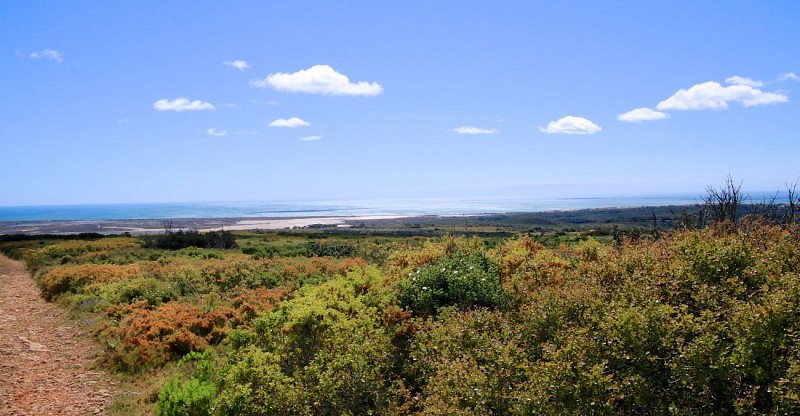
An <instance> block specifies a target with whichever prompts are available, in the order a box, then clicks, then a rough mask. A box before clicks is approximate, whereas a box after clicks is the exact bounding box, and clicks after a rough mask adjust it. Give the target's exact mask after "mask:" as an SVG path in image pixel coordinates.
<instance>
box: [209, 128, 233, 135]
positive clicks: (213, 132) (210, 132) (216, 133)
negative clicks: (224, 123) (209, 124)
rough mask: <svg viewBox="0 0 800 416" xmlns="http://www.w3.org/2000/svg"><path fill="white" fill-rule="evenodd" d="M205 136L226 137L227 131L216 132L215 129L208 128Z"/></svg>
mask: <svg viewBox="0 0 800 416" xmlns="http://www.w3.org/2000/svg"><path fill="white" fill-rule="evenodd" d="M206 134H208V135H209V136H227V135H228V131H227V130H217V129H215V128H210V129H208V130H207V131H206Z"/></svg>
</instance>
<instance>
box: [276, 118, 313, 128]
mask: <svg viewBox="0 0 800 416" xmlns="http://www.w3.org/2000/svg"><path fill="white" fill-rule="evenodd" d="M310 125H311V123H309V122H307V121H305V120H303V119H301V118H298V117H292V118H279V119H277V120H273V121H272V122H271V123H269V126H270V127H304V126H310Z"/></svg>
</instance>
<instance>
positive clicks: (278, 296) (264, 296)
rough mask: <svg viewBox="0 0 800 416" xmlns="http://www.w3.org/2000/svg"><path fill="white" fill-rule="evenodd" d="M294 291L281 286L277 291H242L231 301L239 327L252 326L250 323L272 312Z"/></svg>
mask: <svg viewBox="0 0 800 416" xmlns="http://www.w3.org/2000/svg"><path fill="white" fill-rule="evenodd" d="M292 291H294V287H287V286H280V287H277V288H275V289H268V288H265V287H259V288H256V289H251V290H245V291H242V293H240V294H239V295H237V296H236V297H234V298H233V299H232V300H231V306H232V307H233V308H234V312H235V314H236V319H235V321H236V322H235V323H236V324H237V325H243V326H247V327H249V326H250V322H251V321H252V320H253V319H255V318H256V317H258V315H259V314H261V313H262V312H266V311H269V310H271V309H272V308H274V307H275V305H277V304H278V302H280V301H281V300H283V298H284V297H285V296H286V295H287V294H289V293H291V292H292Z"/></svg>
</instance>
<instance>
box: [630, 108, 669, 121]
mask: <svg viewBox="0 0 800 416" xmlns="http://www.w3.org/2000/svg"><path fill="white" fill-rule="evenodd" d="M665 118H669V114H667V113H662V112H660V111H656V110H653V109H652V108H648V107H642V108H636V109H633V110H631V111H628V112H627V113H622V114H619V115H617V120H619V121H627V122H629V123H641V122H642V121H651V120H661V119H665Z"/></svg>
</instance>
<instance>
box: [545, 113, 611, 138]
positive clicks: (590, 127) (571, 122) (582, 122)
mask: <svg viewBox="0 0 800 416" xmlns="http://www.w3.org/2000/svg"><path fill="white" fill-rule="evenodd" d="M601 130H603V129H602V128H601V127H600V126H598V125H597V124H594V123H592V122H591V121H589V120H587V119H585V118H583V117H575V116H566V117H562V118H560V119H558V120H556V121H551V122H549V123H547V127H539V131H541V132H542V133H547V134H559V133H560V134H594V133H597V132H599V131H601Z"/></svg>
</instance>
